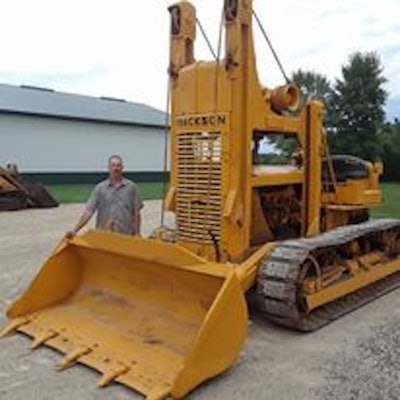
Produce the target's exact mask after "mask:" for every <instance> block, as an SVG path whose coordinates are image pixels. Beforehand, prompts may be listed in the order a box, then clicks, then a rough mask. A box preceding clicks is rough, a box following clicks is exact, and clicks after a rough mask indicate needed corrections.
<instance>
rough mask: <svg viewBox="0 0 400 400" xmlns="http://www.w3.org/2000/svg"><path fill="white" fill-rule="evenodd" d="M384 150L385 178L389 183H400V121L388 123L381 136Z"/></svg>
mask: <svg viewBox="0 0 400 400" xmlns="http://www.w3.org/2000/svg"><path fill="white" fill-rule="evenodd" d="M379 139H380V144H381V148H382V153H381V154H382V159H383V165H384V168H383V176H384V178H385V180H388V181H400V168H399V160H400V121H399V120H398V119H395V120H394V123H387V124H386V125H385V126H384V127H383V129H382V131H381V133H380V134H379Z"/></svg>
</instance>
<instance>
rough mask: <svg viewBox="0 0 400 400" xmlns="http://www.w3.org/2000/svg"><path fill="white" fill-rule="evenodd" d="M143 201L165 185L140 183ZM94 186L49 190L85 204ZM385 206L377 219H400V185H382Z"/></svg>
mask: <svg viewBox="0 0 400 400" xmlns="http://www.w3.org/2000/svg"><path fill="white" fill-rule="evenodd" d="M137 185H138V186H139V190H140V195H141V197H142V199H143V200H151V199H161V197H162V191H163V184H162V183H161V182H138V183H137ZM93 187H94V185H49V186H47V188H48V189H49V190H50V192H51V194H52V195H53V196H54V197H55V198H56V199H57V200H58V201H59V202H60V203H84V202H86V201H87V199H88V197H89V195H90V192H91V191H92V189H93ZM381 189H382V191H383V197H384V204H383V205H382V206H381V207H379V208H376V209H373V210H372V216H373V217H375V218H383V217H397V218H400V183H382V184H381Z"/></svg>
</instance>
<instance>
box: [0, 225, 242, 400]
mask: <svg viewBox="0 0 400 400" xmlns="http://www.w3.org/2000/svg"><path fill="white" fill-rule="evenodd" d="M7 315H8V317H9V318H10V320H11V321H10V322H9V324H8V326H7V327H6V328H5V330H4V331H3V334H7V333H11V332H13V331H19V332H23V333H25V334H27V335H29V336H31V337H32V338H33V343H32V347H37V346H39V345H41V344H45V345H46V346H49V347H52V348H55V349H57V350H59V351H60V352H62V353H64V354H65V356H64V358H62V359H61V361H60V363H59V365H58V367H59V369H64V368H66V367H69V366H70V365H73V364H74V363H77V362H78V363H82V364H85V365H88V366H90V367H92V368H94V369H96V370H98V371H99V372H100V373H101V374H102V376H101V378H100V380H99V385H100V386H104V385H106V384H108V383H109V382H111V381H113V380H115V381H117V382H120V383H122V384H124V385H126V386H129V387H131V388H133V389H135V390H137V391H139V392H141V393H143V394H144V395H146V396H147V398H148V399H162V398H164V397H166V396H168V395H170V396H172V397H175V398H180V397H182V396H184V395H185V394H186V393H188V392H189V391H190V390H191V389H193V388H194V387H196V386H197V385H198V384H199V383H201V382H203V381H204V380H206V379H208V378H210V377H212V376H215V375H217V374H219V373H220V372H222V371H224V370H225V369H227V368H228V367H229V366H230V365H231V364H233V363H234V361H235V360H236V358H237V357H238V354H239V352H240V349H241V348H242V346H243V343H244V340H245V337H246V332H247V320H248V315H247V306H246V301H245V298H244V294H243V290H242V288H241V286H240V282H239V280H238V278H237V276H236V274H235V273H234V271H233V268H232V267H230V266H229V265H224V264H217V263H210V262H207V261H206V260H204V259H202V258H200V257H197V256H195V255H194V254H192V253H190V252H188V251H187V250H185V249H184V248H182V247H179V246H177V245H175V244H167V243H162V242H160V241H158V240H152V239H141V238H135V237H129V236H124V235H119V234H116V233H108V232H101V231H90V232H88V233H87V234H85V235H83V236H80V237H75V238H74V239H72V240H68V241H64V242H62V243H61V244H60V246H59V247H58V248H57V249H56V251H55V252H54V253H53V254H52V255H51V256H50V258H49V259H48V260H47V262H46V263H45V264H44V266H43V267H42V269H41V270H40V271H39V273H38V275H37V276H36V278H35V279H34V280H33V282H32V283H31V285H30V287H29V288H28V289H27V290H26V292H25V293H24V294H23V295H22V296H21V297H20V298H19V299H18V300H16V301H15V302H14V303H13V304H12V305H11V307H10V308H9V310H8V313H7Z"/></svg>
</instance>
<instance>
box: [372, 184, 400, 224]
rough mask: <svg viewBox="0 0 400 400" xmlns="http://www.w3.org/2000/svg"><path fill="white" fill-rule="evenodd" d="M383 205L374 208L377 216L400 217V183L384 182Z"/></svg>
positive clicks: (382, 187)
mask: <svg viewBox="0 0 400 400" xmlns="http://www.w3.org/2000/svg"><path fill="white" fill-rule="evenodd" d="M381 189H382V192H383V205H382V206H381V207H379V208H375V209H373V210H372V216H373V217H375V218H383V217H394V218H400V183H399V182H396V183H393V182H391V183H382V184H381Z"/></svg>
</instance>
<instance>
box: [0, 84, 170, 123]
mask: <svg viewBox="0 0 400 400" xmlns="http://www.w3.org/2000/svg"><path fill="white" fill-rule="evenodd" d="M0 112H7V113H16V114H29V115H39V116H44V117H56V118H67V119H79V120H89V121H100V122H111V123H120V124H129V125H144V126H156V127H158V126H159V127H164V126H165V113H164V112H162V111H160V110H157V109H156V108H153V107H150V106H147V105H145V104H141V103H133V102H128V101H126V100H122V99H116V98H112V97H91V96H82V95H78V94H70V93H63V92H56V91H54V90H52V89H46V88H40V87H35V86H25V85H21V86H13V85H6V84H0Z"/></svg>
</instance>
